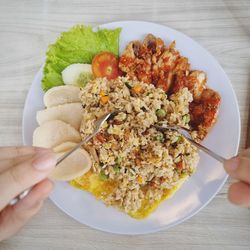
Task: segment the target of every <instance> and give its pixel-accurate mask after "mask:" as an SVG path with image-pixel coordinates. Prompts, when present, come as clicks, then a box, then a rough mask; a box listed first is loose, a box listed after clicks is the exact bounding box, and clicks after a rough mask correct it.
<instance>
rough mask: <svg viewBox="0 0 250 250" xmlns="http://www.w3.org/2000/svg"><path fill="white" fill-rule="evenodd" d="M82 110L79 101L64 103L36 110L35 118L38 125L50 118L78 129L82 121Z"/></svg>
mask: <svg viewBox="0 0 250 250" xmlns="http://www.w3.org/2000/svg"><path fill="white" fill-rule="evenodd" d="M82 112H83V108H82V104H81V103H80V102H75V103H66V104H62V105H58V106H55V107H51V108H47V109H44V110H40V111H38V112H37V113H36V119H37V122H38V124H39V125H42V124H44V123H45V122H47V121H51V120H61V121H63V122H66V123H68V124H70V125H71V126H72V127H74V128H75V129H77V130H79V129H80V125H81V121H82Z"/></svg>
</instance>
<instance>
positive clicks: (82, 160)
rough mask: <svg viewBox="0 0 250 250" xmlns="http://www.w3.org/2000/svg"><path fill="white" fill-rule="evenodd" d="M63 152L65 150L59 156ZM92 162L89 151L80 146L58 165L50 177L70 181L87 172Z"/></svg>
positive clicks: (60, 154) (58, 154)
mask: <svg viewBox="0 0 250 250" xmlns="http://www.w3.org/2000/svg"><path fill="white" fill-rule="evenodd" d="M63 154H65V152H61V153H57V157H58V158H59V157H61V156H62V155H63ZM91 164H92V162H91V158H90V156H89V154H88V152H87V151H86V150H84V149H82V148H79V149H77V150H76V151H74V152H73V153H72V154H71V155H69V156H68V157H67V158H65V159H64V160H63V161H62V162H61V163H60V164H59V165H58V166H56V168H54V170H53V171H52V172H51V174H50V175H49V177H50V178H51V179H52V180H57V181H70V180H72V179H75V178H77V177H80V176H82V175H84V174H85V173H87V172H88V171H89V170H90V168H91Z"/></svg>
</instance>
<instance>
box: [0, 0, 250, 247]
mask: <svg viewBox="0 0 250 250" xmlns="http://www.w3.org/2000/svg"><path fill="white" fill-rule="evenodd" d="M119 20H145V21H152V22H157V23H161V24H164V25H167V26H169V27H172V28H174V29H177V30H179V31H181V32H184V33H186V34H187V35H188V36H190V37H192V38H193V39H195V40H196V41H198V42H199V43H200V44H201V45H202V46H203V47H205V48H206V49H207V50H209V51H210V52H211V53H212V54H213V55H214V56H215V57H216V58H217V60H218V61H219V62H220V64H221V65H222V67H223V68H224V69H225V71H226V73H227V74H228V76H229V78H230V79H231V81H232V84H233V87H234V90H235V92H236V94H237V97H238V101H239V106H240V112H241V121H242V135H241V144H240V147H241V149H243V148H244V145H245V138H246V130H247V126H248V125H247V118H248V110H249V108H248V107H249V105H250V1H249V0H239V1H236V0H224V1H223V0H210V1H199V0H177V1H166V0H155V1H153V0H151V1H147V0H126V1H123V0H117V1H116V0H107V1H98V0H85V1H80V0H78V1H66V0H62V1H56V0H53V1H52V0H51V1H50V0H47V1H46V0H43V1H42V0H40V1H38V0H37V1H28V0H23V1H18V0H12V1H10V0H0V82H1V91H0V121H1V122H0V131H1V142H0V143H1V145H2V146H5V145H16V144H21V143H22V135H21V128H22V109H23V106H24V100H25V96H26V94H27V91H28V89H29V86H30V84H31V81H32V79H33V77H34V75H35V74H36V72H37V71H38V69H39V67H40V66H41V64H42V63H43V62H44V56H45V51H46V48H47V46H48V44H49V43H52V42H53V41H54V40H55V38H56V37H57V36H58V34H59V33H60V32H61V31H64V30H67V29H68V28H70V27H71V26H73V25H74V24H79V23H84V24H92V25H98V24H101V23H107V22H111V21H119ZM229 108H230V107H229ZM231 181H232V180H229V181H228V182H227V184H226V185H225V186H224V188H223V189H222V190H221V192H220V193H219V194H218V195H217V196H216V198H215V199H213V201H212V202H211V203H210V204H209V205H208V206H207V207H206V208H205V209H203V210H202V211H201V212H200V213H199V214H197V215H196V216H194V217H193V218H191V219H190V220H188V221H186V222H185V223H183V224H181V225H178V226H176V227H174V228H172V229H169V230H168V231H163V232H159V233H155V234H150V235H142V236H122V235H112V234H107V233H104V232H100V231H96V230H94V229H92V228H89V227H87V226H84V225H81V224H79V223H78V222H76V221H74V220H73V219H71V218H70V217H68V216H67V215H65V214H64V213H63V212H61V211H60V210H59V209H57V208H56V207H55V205H53V204H52V202H51V201H49V200H48V201H46V203H45V206H44V207H43V209H42V210H41V211H40V213H39V214H38V215H37V216H35V218H34V219H33V220H32V221H31V222H30V223H29V224H28V225H26V226H25V228H24V229H23V230H22V231H21V232H19V233H18V234H17V235H16V236H15V237H13V238H12V239H9V240H7V241H4V242H2V243H0V249H1V250H5V249H6V250H7V249H8V250H11V249H19V250H29V249H36V250H40V249H60V250H62V249H111V250H113V249H114V250H115V249H120V250H122V249H144V250H147V249H250V210H248V209H244V208H238V207H236V206H233V205H231V204H230V203H229V202H228V201H227V193H226V192H227V188H228V186H229V183H230V182H231Z"/></svg>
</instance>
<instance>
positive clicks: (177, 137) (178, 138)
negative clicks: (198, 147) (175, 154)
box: [171, 135, 181, 144]
mask: <svg viewBox="0 0 250 250" xmlns="http://www.w3.org/2000/svg"><path fill="white" fill-rule="evenodd" d="M180 140H181V136H180V135H179V136H176V137H175V138H174V139H173V140H172V142H171V143H172V144H174V143H177V142H180Z"/></svg>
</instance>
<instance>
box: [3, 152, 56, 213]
mask: <svg viewBox="0 0 250 250" xmlns="http://www.w3.org/2000/svg"><path fill="white" fill-rule="evenodd" d="M55 164H56V156H55V154H54V153H53V151H52V150H49V149H47V150H46V151H38V152H37V153H36V154H35V155H34V156H33V157H32V158H31V159H30V160H28V161H25V162H22V163H20V164H18V165H16V166H14V167H11V168H9V169H7V170H5V171H4V172H3V173H2V174H1V175H0V190H1V199H0V210H2V209H3V208H4V207H5V206H6V205H7V204H8V203H9V202H10V200H11V199H12V198H14V197H15V196H16V195H18V194H19V193H21V192H22V191H23V190H25V189H27V188H30V187H31V186H33V185H35V184H36V183H38V182H40V181H41V180H43V179H45V178H46V177H47V176H48V175H49V173H50V172H51V170H52V169H53V168H54V166H55Z"/></svg>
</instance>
